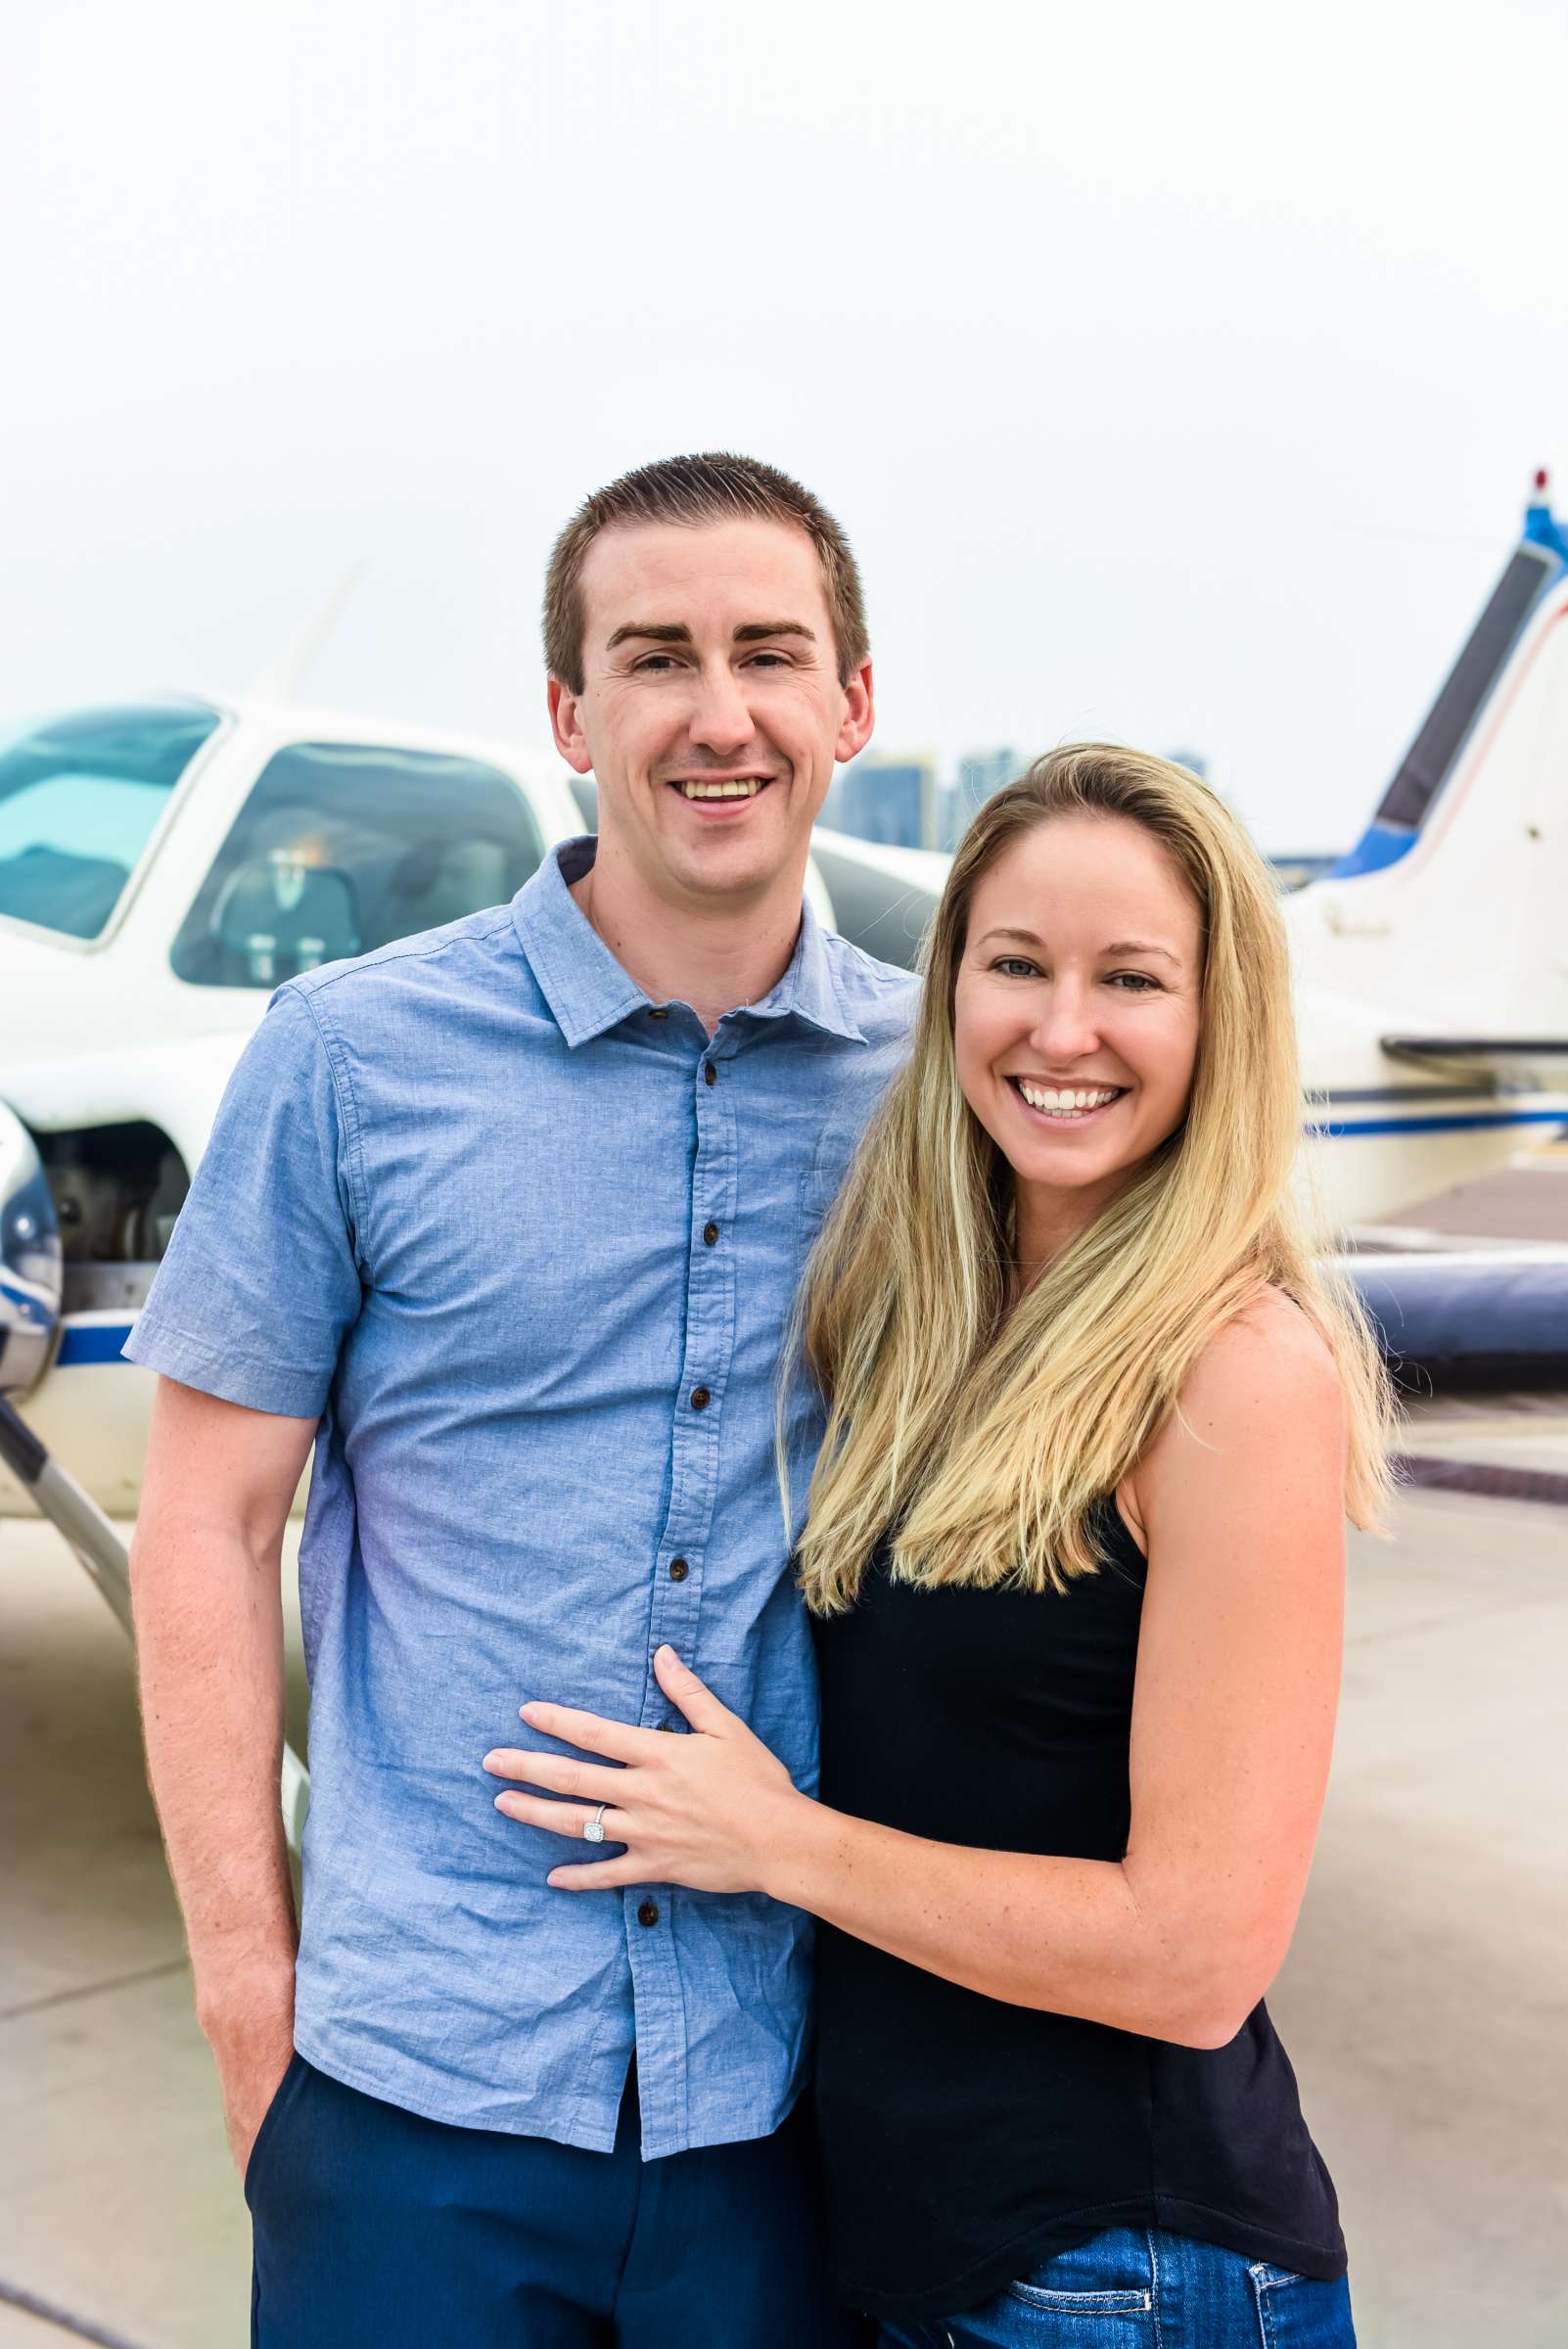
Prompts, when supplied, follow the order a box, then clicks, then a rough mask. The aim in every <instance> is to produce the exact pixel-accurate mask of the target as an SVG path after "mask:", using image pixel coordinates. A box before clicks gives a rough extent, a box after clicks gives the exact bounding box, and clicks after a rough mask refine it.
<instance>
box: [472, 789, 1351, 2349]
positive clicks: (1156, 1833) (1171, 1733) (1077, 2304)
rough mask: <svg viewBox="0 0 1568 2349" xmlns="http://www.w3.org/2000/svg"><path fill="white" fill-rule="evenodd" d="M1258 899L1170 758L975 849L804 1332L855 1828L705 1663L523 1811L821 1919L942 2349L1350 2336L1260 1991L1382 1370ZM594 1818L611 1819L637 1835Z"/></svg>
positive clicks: (828, 1763)
mask: <svg viewBox="0 0 1568 2349" xmlns="http://www.w3.org/2000/svg"><path fill="white" fill-rule="evenodd" d="M1300 1110H1301V1104H1300V1090H1299V1079H1298V1074H1297V1067H1296V1053H1295V1041H1294V1033H1293V1026H1292V1017H1291V1006H1290V993H1289V974H1288V967H1287V957H1286V950H1285V942H1284V935H1283V928H1282V924H1281V922H1280V919H1279V913H1278V906H1277V902H1276V895H1275V890H1274V885H1273V881H1272V877H1271V875H1270V874H1269V872H1268V868H1267V866H1266V865H1265V864H1264V862H1263V860H1262V859H1261V858H1260V857H1259V856H1258V854H1257V852H1256V851H1255V850H1254V849H1253V848H1252V847H1251V845H1250V844H1249V843H1248V841H1247V839H1246V837H1245V835H1244V834H1243V833H1242V831H1241V829H1240V827H1239V826H1238V825H1237V824H1236V822H1235V821H1234V819H1233V818H1232V817H1231V816H1230V815H1229V814H1228V813H1227V811H1226V810H1225V808H1224V806H1222V803H1221V802H1220V801H1219V800H1218V799H1217V798H1216V797H1215V796H1214V794H1213V793H1211V792H1210V791H1208V790H1207V789H1206V788H1205V786H1203V785H1202V784H1200V783H1199V782H1197V781H1196V780H1195V779H1194V778H1193V777H1192V776H1190V775H1188V774H1186V773H1185V772H1184V771H1183V770H1181V769H1180V768H1177V767H1174V766H1171V765H1168V764H1167V763H1166V762H1165V761H1163V760H1157V759H1151V758H1145V757H1142V756H1140V755H1138V754H1136V753H1134V752H1130V751H1125V750H1117V749H1113V748H1109V747H1106V746H1102V745H1089V746H1086V747H1080V748H1076V749H1071V750H1067V751H1062V752H1058V753H1056V754H1054V755H1053V756H1051V757H1050V758H1047V759H1044V760H1040V761H1038V763H1037V765H1035V766H1034V767H1033V768H1031V769H1030V771H1029V773H1028V774H1027V775H1025V776H1024V777H1023V779H1022V780H1021V781H1020V782H1018V783H1015V784H1014V785H1012V786H1011V787H1010V788H1009V789H1007V790H1006V791H1003V792H1002V793H1000V794H999V795H998V797H997V798H995V799H993V800H992V802H991V803H990V804H989V805H988V806H986V807H985V808H984V809H983V810H982V811H981V813H980V814H979V815H978V816H977V817H976V819H975V822H974V824H973V826H972V827H971V829H970V831H969V833H968V835H967V837H966V839H965V841H964V843H963V846H962V848H961V849H960V850H959V852H958V854H957V856H956V858H955V859H954V862H953V866H952V871H951V874H950V877H949V880H948V883H947V887H946V890H945V895H944V898H943V902H942V905H941V907H940V909H939V912H938V915H937V919H936V923H935V928H934V932H933V937H932V942H931V946H930V952H929V959H928V969H927V984H926V989H925V998H924V1003H923V1007H922V1011H921V1015H920V1021H919V1025H918V1029H917V1034H916V1038H915V1045H914V1051H913V1055H912V1058H911V1060H910V1062H909V1065H908V1067H907V1069H906V1071H905V1072H904V1074H903V1075H902V1076H901V1078H900V1079H899V1081H898V1082H896V1083H895V1085H894V1087H893V1088H892V1090H891V1092H890V1094H889V1096H888V1099H887V1101H886V1102H885V1104H884V1106H883V1109H882V1111H881V1112H880V1114H879V1116H878V1118H877V1119H876V1121H875V1122H874V1124H873V1127H872V1128H871V1130H870V1131H869V1132H868V1134H867V1136H866V1138H865V1140H864V1142H863V1143H862V1145H861V1148H860V1151H859V1153H858V1155H857V1157H856V1159H855V1162H854V1164H853V1169H852V1171H851V1174H850V1176H849V1178H848V1181H847V1183H846V1185H845V1188H844V1190H843V1192H842V1194H841V1196H840V1199H839V1201H838V1202H837V1204H836V1206H835V1208H834V1210H833V1212H832V1215H831V1217H830V1219H829V1221H828V1224H827V1226H826V1228H825V1229H824V1231H823V1233H822V1235H821V1238H820V1240H819V1241H818V1244H817V1246H816V1249H815V1251H814V1253H813V1256H812V1259H811V1263H810V1266H809V1267H808V1271H807V1283H806V1289H805V1294H804V1297H803V1302H802V1329H803V1333H804V1341H805V1351H806V1356H807V1361H808V1363H809V1364H810V1367H811V1369H812V1370H813V1372H814V1373H815V1375H816V1377H817V1379H818V1381H819V1383H820V1385H821V1387H822V1389H823V1392H824V1394H825V1396H826V1398H827V1401H828V1407H829V1417H828V1426H827V1433H826V1438H825V1442H824V1445H823V1449H822V1452H821V1456H820V1459H819V1462H818V1465H817V1468H816V1472H815V1476H814V1478H813V1481H812V1485H811V1492H810V1499H809V1510H808V1516H807V1525H806V1529H805V1532H804V1535H803V1536H802V1539H801V1543H800V1549H799V1560H800V1568H801V1579H802V1585H803V1588H804V1589H805V1591H806V1595H807V1600H808V1602H809V1604H810V1606H811V1608H812V1611H813V1615H814V1618H815V1621H816V1627H817V1633H818V1640H817V1646H818V1660H819V1665H820V1671H821V1681H822V1708H823V1722H822V1780H821V1800H820V1801H812V1800H810V1799H808V1798H807V1796H806V1795H803V1794H801V1793H798V1792H797V1791H796V1790H795V1789H794V1788H793V1787H792V1786H791V1785H790V1783H789V1781H788V1779H787V1777H786V1776H785V1773H784V1772H783V1771H782V1769H781V1768H780V1766H779V1765H778V1764H777V1763H776V1762H775V1761H774V1760H773V1758H772V1756H771V1755H770V1754H769V1753H768V1752H767V1751H766V1749H765V1748H764V1747H762V1746H761V1744H760V1743H759V1742H758V1740H757V1739H756V1738H754V1737H753V1736H752V1735H751V1733H750V1732H749V1731H748V1730H747V1729H746V1727H744V1725H743V1724H742V1723H741V1722H739V1721H738V1720H737V1719H736V1718H735V1717H734V1716H733V1715H731V1714H729V1713H728V1712H727V1711H726V1710H725V1709H724V1707H723V1706H721V1705H720V1704H719V1703H718V1702H717V1701H716V1699H715V1698H714V1697H713V1696H712V1695H711V1693H710V1692H709V1691H708V1690H707V1689H706V1688H704V1686H703V1685H702V1683H701V1682H700V1681H697V1680H696V1679H695V1676H693V1675H692V1674H690V1673H689V1672H687V1671H686V1670H685V1669H684V1668H683V1667H682V1666H681V1665H680V1664H679V1663H678V1662H677V1661H676V1659H675V1658H674V1657H673V1656H672V1655H671V1654H670V1652H669V1650H661V1652H660V1655H659V1656H658V1658H656V1668H657V1670H658V1674H659V1678H660V1681H661V1682H662V1684H663V1686H664V1688H665V1690H666V1691H667V1693H668V1695H669V1697H670V1698H671V1700H672V1701H673V1702H674V1703H675V1704H677V1705H678V1706H679V1707H680V1709H681V1710H682V1712H683V1713H684V1714H685V1715H686V1717H687V1719H688V1721H689V1722H690V1724H691V1727H692V1728H693V1730H694V1731H696V1732H697V1734H695V1735H691V1736H685V1735H680V1736H674V1735H669V1734H665V1733H659V1732H652V1731H644V1730H637V1729H630V1728H625V1727H620V1726H617V1725H612V1724H608V1723H604V1722H600V1721H598V1720H597V1719H596V1718H595V1717H593V1716H590V1715H584V1714H578V1713H569V1712H566V1711H563V1710H562V1709H561V1708H558V1707H555V1706H551V1705H547V1704H544V1705H538V1704H530V1705H528V1706H526V1707H525V1708H524V1718H525V1720H527V1721H528V1722H529V1724H530V1727H533V1728H536V1729H539V1730H543V1731H546V1732H548V1733H550V1734H551V1735H552V1736H554V1737H556V1738H558V1739H562V1740H565V1741H566V1742H568V1743H570V1744H575V1745H578V1746H582V1747H586V1748H588V1749H589V1750H590V1751H593V1752H596V1753H599V1754H602V1755H604V1756H606V1757H608V1758H609V1760H610V1762H611V1763H612V1764H613V1765H614V1766H615V1767H612V1768H605V1767H604V1766H603V1765H602V1764H601V1765H598V1766H594V1765H591V1764H590V1765H583V1764H578V1763H574V1762H571V1761H563V1760H561V1759H559V1758H551V1757H549V1756H544V1755H527V1754H522V1753H511V1752H507V1753H501V1754H496V1755H493V1756H491V1757H490V1758H489V1764H490V1767H491V1768H492V1769H494V1770H495V1771H497V1773H499V1774H503V1775H507V1776H510V1777H516V1778H520V1779H523V1780H525V1781H527V1782H528V1783H530V1784H532V1785H535V1786H538V1787H542V1788H545V1789H549V1790H551V1792H552V1793H553V1794H560V1793H568V1794H570V1795H572V1796H573V1797H575V1798H585V1800H573V1801H571V1802H568V1803H566V1804H562V1803H559V1802H552V1801H549V1800H540V1799H538V1798H536V1797H533V1796H528V1795H517V1794H511V1793H508V1794H503V1795H501V1796H499V1797H498V1798H497V1799H498V1802H499V1804H500V1807H501V1808H502V1809H503V1810H506V1811H508V1812H510V1813H512V1814H513V1815H514V1816H515V1817H517V1818H519V1819H526V1820H527V1821H529V1822H530V1824H533V1825H538V1826H547V1827H550V1828H552V1829H553V1830H555V1831H556V1832H559V1833H563V1834H567V1835H579V1834H580V1833H581V1832H582V1829H583V1827H584V1825H585V1824H589V1823H590V1821H591V1820H592V1819H593V1817H594V1813H595V1811H597V1814H598V1819H599V1822H600V1823H601V1824H602V1828H603V1833H604V1837H605V1838H606V1840H607V1841H613V1842H618V1843H621V1844H623V1846H624V1847H625V1850H624V1853H623V1856H622V1857H620V1858H617V1859H613V1860H610V1861H608V1862H605V1863H601V1864H599V1865H586V1866H584V1865H576V1866H567V1867H562V1868H558V1869H557V1870H555V1871H554V1873H553V1874H552V1877H551V1881H552V1882H553V1883H557V1884H560V1885H562V1886H564V1887H566V1888H568V1889H571V1890H584V1889H588V1888H589V1887H592V1886H599V1885H604V1886H611V1885H619V1884H625V1883H644V1882H648V1881H657V1880H663V1881H668V1882H671V1883H676V1884H686V1885H692V1886H695V1887H697V1888H699V1889H701V1890H706V1891H714V1892H734V1891H751V1890H760V1891H763V1892H766V1893H769V1894H771V1895H772V1896H773V1897H774V1898H776V1899H779V1900H784V1901H792V1902H795V1903H797V1904H798V1905H800V1906H801V1907H803V1908H805V1909H807V1910H810V1911H814V1913H815V1914H816V1915H817V1916H818V1917H820V1918H821V1919H822V1920H823V1922H824V1924H825V1926H826V1927H827V1928H828V1929H827V1930H826V1931H824V1932H823V1934H822V1935H821V1937H820V1940H821V1946H820V1959H819V2021H818V2054H817V2103H818V2111H819V2119H820V2128H821V2139H822V2149H823V2163H824V2177H825V2181H826V2188H827V2194H828V2205H829V2212H830V2222H831V2227H832V2234H833V2240H834V2251H835V2266H836V2269H837V2271H838V2276H839V2280H840V2283H841V2285H842V2288H843V2291H844V2293H845V2296H846V2297H847V2298H848V2299H849V2300H850V2301H851V2303H852V2304H853V2305H856V2306H859V2307H861V2308H864V2309H867V2310H870V2311H872V2312H874V2313H875V2314H876V2315H877V2316H878V2317H879V2318H880V2319H881V2321H882V2326H883V2330H882V2335H881V2337H882V2341H883V2343H884V2344H885V2349H893V2345H894V2344H911V2343H916V2342H922V2343H924V2342H950V2343H952V2344H954V2345H955V2349H956V2345H958V2344H964V2345H967V2344H970V2343H981V2342H987V2343H1003V2342H1013V2341H1018V2342H1040V2343H1051V2342H1058V2341H1062V2342H1065V2341H1074V2342H1087V2341H1089V2340H1092V2341H1093V2342H1095V2343H1096V2344H1097V2345H1098V2349H1120V2345H1121V2344H1123V2343H1127V2344H1131V2343H1134V2342H1135V2343H1139V2344H1144V2343H1151V2344H1152V2343H1158V2344H1159V2349H1225V2345H1227V2344H1230V2343H1232V2342H1235V2343H1241V2342H1245V2343H1247V2344H1249V2349H1258V2344H1259V2343H1260V2341H1261V2342H1263V2343H1265V2344H1272V2343H1279V2344H1286V2343H1289V2344H1304V2345H1305V2344H1313V2345H1314V2349H1315V2345H1317V2344H1330V2343H1331V2344H1334V2345H1335V2349H1340V2345H1342V2344H1345V2343H1349V2342H1351V2341H1352V2339H1353V2337H1354V2336H1353V2332H1352V2326H1351V2316H1350V2302H1349V2295H1348V2289H1347V2285H1346V2281H1345V2253H1344V2245H1343V2239H1342V2236H1341V2234H1340V2230H1339V2222H1338V2215H1337V2211H1336V2206H1335V2200H1334V2193H1333V2188H1332V2186H1331V2185H1330V2183H1329V2179H1328V2176H1327V2173H1326V2171H1325V2170H1324V2168H1323V2164H1322V2162H1321V2161H1320V2159H1319V2158H1318V2155H1317V2152H1316V2150H1315V2148H1314V2145H1313V2142H1312V2140H1311V2138H1310V2137H1309V2136H1308V2134H1307V2131H1306V2128H1305V2126H1304V2124H1303V2122H1302V2119H1301V2114H1300V2110H1299V2107H1298V2104H1297V2100H1296V2090H1295V2081H1294V2078H1293V2075H1292V2073H1291V2070H1290V2066H1289V2063H1288V2061H1287V2060H1286V2057H1285V2054H1284V2051H1283V2050H1282V2049H1281V2047H1280V2045H1279V2042H1278V2040H1277V2038H1276V2037H1275V2035H1274V2031H1273V2028H1272V2025H1271V2023H1270V2022H1269V2019H1268V2012H1267V2009H1266V2007H1265V2006H1264V2004H1263V1994H1264V1992H1265V1990H1266V1988H1267V1987H1268V1983H1269V1982H1270V1981H1271V1980H1272V1978H1273V1975H1274V1973H1275V1972H1276V1970H1277V1968H1278V1966H1279V1963H1280V1960H1281V1958H1282V1957H1283V1956H1284V1953H1285V1949H1286V1946H1287V1944H1288V1941H1289V1938H1290V1933H1291V1930H1292V1927H1293V1925H1294V1921H1295V1917H1296V1912H1297V1909H1298V1907H1299V1904H1300V1901H1301V1896H1302V1891H1303V1888H1304V1885H1305V1882H1306V1876H1307V1870H1308V1865H1309V1862H1310V1859H1311V1853H1312V1846H1313V1840H1314V1833H1315V1830H1316V1824H1317V1819H1318V1813H1319V1810H1320V1807H1321V1802H1322V1795H1323V1787H1324V1782H1325V1779H1326V1775H1327V1771H1328V1760H1329V1748H1330V1743H1331V1738H1332V1728H1333V1717H1334V1707H1335V1699H1336V1692H1337V1685H1338V1675H1339V1646H1340V1615H1341V1587H1342V1579H1343V1520H1344V1514H1345V1511H1346V1509H1347V1508H1348V1509H1349V1512H1350V1514H1351V1515H1352V1517H1353V1518H1355V1519H1356V1521H1357V1522H1358V1523H1360V1524H1368V1523H1371V1522H1373V1521H1375V1518H1376V1515H1377V1512H1378V1508H1379V1504H1380V1502H1381V1499H1382V1496H1383V1491H1384V1483H1385V1474H1386V1472H1385V1467H1384V1446H1385V1434H1386V1411H1387V1405H1386V1399H1385V1388H1384V1384H1383V1380H1382V1375H1381V1371H1380V1369H1379V1367H1378V1364H1377V1360H1376V1357H1375V1355H1374V1353H1373V1350H1372V1348H1371V1346H1370V1344H1369V1342H1368V1340H1367V1338H1366V1336H1365V1333H1364V1331H1363V1329H1362V1327H1361V1325H1360V1321H1359V1320H1358V1319H1357V1317H1356V1316H1355V1314H1354V1313H1353V1311H1352V1310H1351V1308H1350V1306H1349V1305H1348V1304H1347V1303H1346V1302H1345V1301H1344V1300H1342V1299H1341V1298H1340V1297H1338V1296H1337V1295H1336V1294H1334V1293H1333V1292H1331V1291H1330V1289H1329V1288H1328V1287H1327V1286H1326V1284H1325V1282H1324V1279H1323V1276H1322V1275H1321V1274H1320V1273H1319V1271H1318V1270H1317V1269H1316V1268H1315V1267H1314V1265H1313V1262H1312V1260H1311V1258H1310V1255H1309V1253H1308V1249H1307V1246H1306V1242H1305V1239H1304V1236H1303V1232H1302V1228H1301V1225H1300V1222H1299V1219H1298V1214H1297V1210H1296V1208H1295V1206H1294V1205H1293V1203H1292V1197H1291V1188H1290V1185H1291V1178H1292V1172H1293V1164H1294V1160H1295V1154H1296V1141H1297V1135H1298V1131H1299V1126H1300ZM601 1807H602V1808H601Z"/></svg>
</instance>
